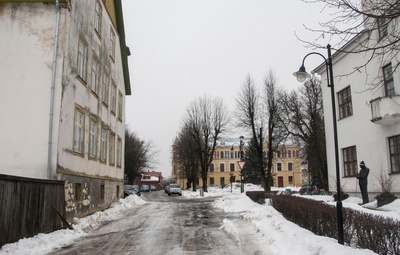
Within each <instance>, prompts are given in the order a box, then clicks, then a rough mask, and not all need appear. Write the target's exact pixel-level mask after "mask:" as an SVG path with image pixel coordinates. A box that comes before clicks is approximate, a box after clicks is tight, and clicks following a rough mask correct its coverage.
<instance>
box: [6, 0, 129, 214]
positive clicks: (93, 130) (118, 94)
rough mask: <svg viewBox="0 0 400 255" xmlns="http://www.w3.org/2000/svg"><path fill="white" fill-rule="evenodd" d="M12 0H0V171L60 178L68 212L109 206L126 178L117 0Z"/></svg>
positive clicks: (123, 56)
mask: <svg viewBox="0 0 400 255" xmlns="http://www.w3.org/2000/svg"><path fill="white" fill-rule="evenodd" d="M4 2H9V3H4ZM13 2H16V1H2V4H0V32H1V34H2V38H1V40H0V46H1V47H0V51H2V58H3V61H4V62H3V63H7V64H5V65H2V68H1V69H0V74H1V76H2V77H3V79H2V81H1V83H2V85H1V86H0V99H1V100H0V102H1V103H0V104H1V105H2V106H3V107H1V109H0V112H1V116H3V117H2V118H3V123H4V124H5V125H3V127H2V132H1V133H0V140H1V141H2V143H1V145H0V155H1V160H0V173H2V174H7V175H15V176H24V177H30V178H38V179H56V180H64V181H65V200H66V201H65V202H66V213H67V218H68V219H71V218H72V217H82V216H85V215H88V214H91V213H93V212H95V211H97V210H101V209H105V208H107V207H108V206H109V205H110V204H111V203H112V202H113V201H115V200H116V199H118V198H120V197H122V196H123V184H124V167H123V166H124V137H125V136H124V134H125V117H124V116H125V96H126V95H130V93H131V90H130V81H129V73H128V66H127V55H128V53H127V47H126V45H125V38H124V24H123V17H122V6H121V1H120V0H115V1H114V0H87V1H74V0H72V1H18V3H13Z"/></svg>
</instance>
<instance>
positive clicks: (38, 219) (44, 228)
mask: <svg viewBox="0 0 400 255" xmlns="http://www.w3.org/2000/svg"><path fill="white" fill-rule="evenodd" d="M64 196H65V195H64V181H54V180H40V179H31V178H23V177H16V176H9V175H2V174H0V247H1V246H3V245H4V244H6V243H12V242H16V241H18V240H19V239H21V238H24V237H31V236H34V235H36V234H38V233H46V232H51V231H53V230H56V229H60V228H63V227H64V226H65V224H63V221H62V219H61V217H60V216H59V215H58V214H57V212H56V210H55V208H56V209H57V210H58V211H59V212H60V213H61V215H64V216H65V199H64Z"/></svg>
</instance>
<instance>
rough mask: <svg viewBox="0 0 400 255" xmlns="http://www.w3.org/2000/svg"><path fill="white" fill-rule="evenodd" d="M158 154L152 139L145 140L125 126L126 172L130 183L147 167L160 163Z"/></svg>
mask: <svg viewBox="0 0 400 255" xmlns="http://www.w3.org/2000/svg"><path fill="white" fill-rule="evenodd" d="M157 155H158V151H157V150H156V147H155V145H154V144H153V142H152V141H149V142H145V141H143V140H141V139H139V137H137V135H136V134H134V133H132V132H131V131H130V130H129V128H127V127H126V128H125V174H126V175H127V177H128V183H133V181H134V180H135V179H136V177H138V176H140V173H141V172H142V171H144V170H145V169H146V168H153V167H154V166H155V165H156V164H157V163H158V161H157Z"/></svg>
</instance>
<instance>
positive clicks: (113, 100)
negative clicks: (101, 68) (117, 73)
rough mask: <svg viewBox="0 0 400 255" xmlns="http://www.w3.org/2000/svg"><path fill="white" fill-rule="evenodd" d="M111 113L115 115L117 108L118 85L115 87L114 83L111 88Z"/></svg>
mask: <svg viewBox="0 0 400 255" xmlns="http://www.w3.org/2000/svg"><path fill="white" fill-rule="evenodd" d="M110 103H111V113H113V114H114V115H115V112H116V108H117V85H115V83H114V81H113V82H112V86H111V102H110Z"/></svg>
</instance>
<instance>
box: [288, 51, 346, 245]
mask: <svg viewBox="0 0 400 255" xmlns="http://www.w3.org/2000/svg"><path fill="white" fill-rule="evenodd" d="M326 48H327V50H328V59H326V58H325V57H324V56H323V55H322V54H320V53H318V52H311V53H308V54H307V55H306V56H305V57H304V58H303V62H302V64H301V67H300V69H299V71H297V72H295V73H293V75H294V76H296V78H297V80H298V81H299V82H304V81H305V80H306V79H307V78H310V77H311V75H310V74H309V73H307V72H306V68H305V67H304V61H305V59H306V58H307V57H308V56H309V55H312V54H315V55H319V56H321V57H322V58H323V59H324V60H325V66H326V74H327V78H328V87H329V88H331V101H332V118H333V139H334V143H335V164H336V189H337V199H336V200H337V201H336V214H337V227H338V243H340V244H344V240H343V205H342V200H341V196H340V193H341V190H340V170H339V145H338V135H337V123H336V104H335V89H334V84H333V68H332V56H331V45H329V44H328V45H327V46H326Z"/></svg>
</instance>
